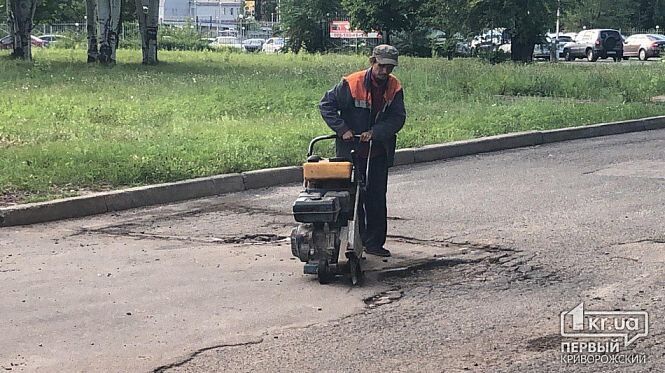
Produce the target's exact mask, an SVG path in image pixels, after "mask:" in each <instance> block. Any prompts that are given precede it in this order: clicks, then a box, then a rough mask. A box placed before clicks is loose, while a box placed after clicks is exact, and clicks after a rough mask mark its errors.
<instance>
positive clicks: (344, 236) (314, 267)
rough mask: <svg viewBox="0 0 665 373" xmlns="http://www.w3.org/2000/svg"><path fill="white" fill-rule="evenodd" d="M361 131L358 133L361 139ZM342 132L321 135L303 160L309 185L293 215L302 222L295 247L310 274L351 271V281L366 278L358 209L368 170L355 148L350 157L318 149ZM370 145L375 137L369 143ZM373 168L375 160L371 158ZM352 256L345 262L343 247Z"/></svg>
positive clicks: (325, 276) (323, 279) (328, 276)
mask: <svg viewBox="0 0 665 373" xmlns="http://www.w3.org/2000/svg"><path fill="white" fill-rule="evenodd" d="M359 137H360V136H359V135H356V136H354V141H356V143H358V139H359ZM335 138H336V135H326V136H319V137H316V138H314V139H312V141H311V142H310V143H309V149H308V152H307V162H306V163H304V164H303V179H304V187H305V190H304V191H303V192H301V193H300V194H299V195H298V199H297V200H296V201H295V202H294V204H293V216H294V218H295V220H296V221H297V222H299V223H301V224H299V225H298V226H297V227H296V228H294V229H293V231H292V232H291V252H292V253H293V255H294V256H295V257H297V258H298V259H300V261H302V262H304V263H305V269H304V272H305V274H312V275H317V276H318V279H319V282H320V283H321V284H326V283H328V282H330V281H332V280H333V279H334V278H335V276H337V275H343V274H345V273H349V274H350V275H351V283H352V284H353V285H358V284H359V283H360V282H361V281H362V275H363V272H362V268H361V258H362V254H363V250H364V247H363V243H362V239H361V238H360V226H359V222H358V209H359V208H362V206H360V204H359V199H360V198H359V197H360V192H361V191H364V190H366V188H367V175H368V173H367V172H366V173H365V174H364V175H363V174H361V173H360V172H359V171H358V170H359V169H358V167H357V166H358V161H359V159H358V157H357V156H356V152H355V151H353V152H351V158H352V162H349V161H348V160H347V159H346V158H328V159H326V158H322V157H320V156H318V155H314V154H313V148H314V144H316V143H317V142H319V141H321V140H330V139H335ZM369 146H370V151H371V146H372V142H371V141H370V143H369ZM367 162H368V163H367V167H366V168H365V169H366V170H367V171H369V166H370V165H369V160H368V161H367ZM341 248H343V249H344V256H345V257H346V259H347V260H346V261H344V262H340V258H339V257H340V249H341Z"/></svg>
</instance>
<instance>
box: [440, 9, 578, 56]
mask: <svg viewBox="0 0 665 373" xmlns="http://www.w3.org/2000/svg"><path fill="white" fill-rule="evenodd" d="M434 1H437V2H438V3H439V4H441V2H443V1H442V0H434ZM571 1H575V0H561V3H562V6H564V5H567V4H568V3H569V2H571ZM451 3H453V4H450V6H445V5H444V6H441V7H440V8H434V9H432V11H433V12H435V16H433V17H432V19H433V20H438V21H439V22H440V23H442V24H444V25H445V24H447V25H452V26H453V28H455V27H456V28H458V29H469V30H478V29H483V28H485V29H487V28H491V29H493V28H496V27H503V28H506V29H507V30H508V31H507V32H508V34H509V35H510V37H511V59H512V60H514V61H523V62H528V61H531V59H532V54H533V47H534V46H535V44H536V41H537V40H538V38H539V36H540V35H542V34H543V33H545V32H546V31H547V30H548V29H553V26H554V22H555V20H556V8H557V3H558V1H557V0H453V1H452V2H451Z"/></svg>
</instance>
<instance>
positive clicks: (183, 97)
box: [0, 49, 665, 203]
mask: <svg viewBox="0 0 665 373" xmlns="http://www.w3.org/2000/svg"><path fill="white" fill-rule="evenodd" d="M34 53H35V59H36V62H35V63H34V65H29V64H25V63H22V62H18V61H14V60H11V59H9V57H8V53H6V52H1V53H0V92H1V94H0V196H4V197H3V198H4V199H5V200H6V202H7V201H8V202H14V201H18V202H28V201H35V200H44V199H49V198H53V197H57V196H62V195H72V194H77V193H80V192H82V191H88V190H93V191H94V190H102V189H114V188H119V187H123V186H133V185H142V184H149V183H156V182H165V181H175V180H182V179H186V178H193V177H199V176H206V175H212V174H219V173H227V172H238V171H245V170H251V169H257V168H263V167H274V166H284V165H294V164H298V163H300V162H301V161H302V159H303V158H304V153H305V152H306V145H307V142H308V141H309V140H310V139H311V138H312V137H313V136H316V135H319V134H323V133H328V132H329V131H328V129H327V127H326V126H325V124H324V123H323V122H322V120H321V119H320V116H319V114H318V111H317V107H316V105H317V103H318V100H319V99H320V97H321V96H322V94H323V92H324V91H325V90H326V89H328V88H329V87H330V86H332V85H333V84H334V83H336V82H338V81H339V78H340V77H341V76H342V75H343V74H346V73H349V72H352V71H355V70H358V69H361V68H363V67H365V66H366V59H365V58H361V57H354V56H336V55H328V56H317V55H299V56H294V55H252V54H237V53H220V52H167V51H162V52H160V59H161V63H160V65H159V66H157V67H144V66H142V65H141V64H140V58H141V56H140V51H135V50H120V51H119V52H118V61H120V62H119V63H118V65H116V66H115V67H113V68H106V67H103V66H98V65H91V66H89V65H87V64H86V63H85V62H84V59H85V51H84V50H66V49H50V50H49V49H46V50H37V51H35V52H34ZM401 63H402V64H401V66H400V68H399V69H398V70H397V71H396V72H395V74H396V75H397V76H398V77H399V78H400V79H401V80H402V83H403V85H404V86H405V97H406V105H407V112H408V120H407V124H406V126H405V128H404V130H403V131H402V132H401V134H400V136H399V144H398V145H399V147H411V146H421V145H425V144H431V143H440V142H446V141H453V140H459V139H468V138H474V137H481V136H487V135H494V134H501V133H508V132H516V131H523V130H533V129H535V130H540V129H551V128H560V127H567V126H575V125H580V124H591V123H598V122H603V121H614V120H621V119H630V118H639V117H646V116H653V115H663V114H665V105H662V104H661V105H658V104H653V103H650V102H649V98H650V97H652V96H655V95H658V94H663V93H665V75H663V74H662V69H663V64H662V63H650V64H630V65H628V64H585V63H579V64H559V65H550V64H534V65H529V66H519V65H512V64H502V65H495V66H492V65H488V64H485V63H482V62H480V61H476V60H470V59H458V60H454V61H446V60H431V59H413V58H404V59H403V60H402V62H401ZM499 95H504V96H509V97H513V96H520V97H521V98H519V99H505V97H502V96H499ZM532 96H533V97H532ZM0 203H2V202H0Z"/></svg>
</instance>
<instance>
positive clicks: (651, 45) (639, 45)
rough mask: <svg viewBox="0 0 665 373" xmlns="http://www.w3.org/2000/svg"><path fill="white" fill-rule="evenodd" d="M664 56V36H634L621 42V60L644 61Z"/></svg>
mask: <svg viewBox="0 0 665 373" xmlns="http://www.w3.org/2000/svg"><path fill="white" fill-rule="evenodd" d="M661 54H665V36H663V35H659V34H635V35H631V36H629V37H628V38H626V40H625V41H624V42H623V59H624V60H627V59H628V58H629V57H638V58H639V59H640V61H646V60H648V59H649V58H651V57H659V56H660V55H661Z"/></svg>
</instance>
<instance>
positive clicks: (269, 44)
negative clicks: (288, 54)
mask: <svg viewBox="0 0 665 373" xmlns="http://www.w3.org/2000/svg"><path fill="white" fill-rule="evenodd" d="M284 44H286V40H285V39H284V38H270V39H268V40H266V42H265V43H263V47H262V49H261V50H262V51H264V52H266V53H279V52H282V51H283V49H284Z"/></svg>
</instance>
